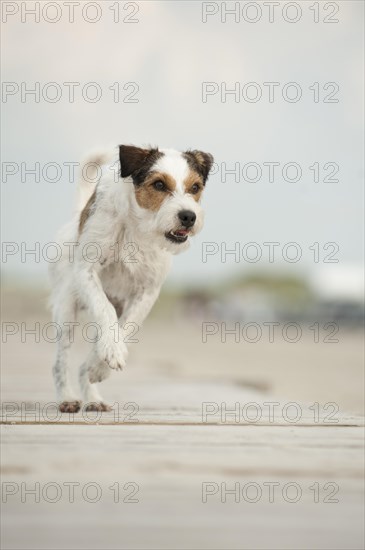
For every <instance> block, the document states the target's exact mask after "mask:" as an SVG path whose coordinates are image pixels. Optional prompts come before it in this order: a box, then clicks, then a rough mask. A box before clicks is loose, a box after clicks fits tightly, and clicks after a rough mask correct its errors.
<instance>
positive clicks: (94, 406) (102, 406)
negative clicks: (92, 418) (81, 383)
mask: <svg viewBox="0 0 365 550" xmlns="http://www.w3.org/2000/svg"><path fill="white" fill-rule="evenodd" d="M84 409H85V411H87V412H89V411H97V412H109V411H111V410H112V407H111V406H110V405H107V404H106V403H103V402H102V401H99V402H97V401H92V402H90V403H87V404H86V405H85V407H84Z"/></svg>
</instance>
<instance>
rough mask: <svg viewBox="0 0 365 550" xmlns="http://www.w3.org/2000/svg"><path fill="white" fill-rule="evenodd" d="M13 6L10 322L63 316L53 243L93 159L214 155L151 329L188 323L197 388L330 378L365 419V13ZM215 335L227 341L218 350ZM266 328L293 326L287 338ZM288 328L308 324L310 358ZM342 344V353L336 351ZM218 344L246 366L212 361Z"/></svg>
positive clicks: (5, 195)
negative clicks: (52, 308) (52, 277)
mask: <svg viewBox="0 0 365 550" xmlns="http://www.w3.org/2000/svg"><path fill="white" fill-rule="evenodd" d="M4 4H7V5H6V6H3V13H4V14H5V15H4V18H5V19H4V21H5V24H3V38H2V41H3V49H2V77H3V81H4V83H3V104H2V131H3V136H4V137H5V138H6V139H5V141H4V143H3V145H2V158H3V165H2V166H3V173H2V176H3V177H2V239H3V241H4V243H5V244H4V245H3V263H2V278H3V290H2V292H3V318H4V320H7V321H13V320H21V319H25V318H28V317H29V319H34V320H36V319H38V318H40V316H42V317H44V318H45V319H48V317H49V313H48V312H47V309H46V301H47V284H48V282H47V267H48V262H47V254H49V257H50V258H52V257H53V253H54V251H52V249H49V248H47V246H48V245H47V243H49V242H52V241H53V240H54V236H55V233H56V232H57V230H58V229H59V227H61V226H62V224H63V223H65V222H66V221H67V220H68V219H69V218H70V215H71V213H72V211H73V207H74V200H75V188H76V183H77V178H78V174H79V170H80V165H79V163H80V161H81V159H82V157H83V156H84V154H85V153H87V152H88V151H89V150H92V149H95V148H98V147H103V146H104V145H106V146H108V145H109V144H113V145H114V144H118V143H131V144H136V145H147V144H152V145H159V146H161V147H173V148H176V149H181V150H185V149H187V148H197V149H202V150H206V151H209V152H211V153H212V154H213V155H214V157H215V165H214V167H213V171H212V175H211V177H210V179H209V182H208V185H207V188H206V192H205V196H204V199H203V200H204V208H205V211H206V223H205V227H204V230H203V232H202V233H201V234H200V235H199V236H198V237H197V238H196V239H195V240H194V242H193V244H192V247H191V249H190V250H189V251H188V252H187V253H185V254H183V255H181V256H178V257H176V258H175V259H174V267H173V270H172V272H171V274H170V275H169V277H168V280H167V283H166V285H165V287H164V290H163V293H162V295H161V297H160V300H159V302H158V304H157V305H156V307H155V309H154V312H153V314H152V316H151V318H150V319H149V320H148V321H147V324H146V330H147V328H148V330H149V331H151V334H152V332H153V331H154V330H155V327H157V329H156V330H157V332H156V338H157V339H158V335H159V330H160V329H159V326H160V325H159V323H162V325H163V326H165V327H166V324H167V323H166V321H168V326H169V330H171V331H172V332H174V331H175V328H176V324H179V325H180V326H179V339H181V340H180V341H182V342H184V344H183V345H184V346H186V342H187V341H188V342H189V345H190V344H191V345H193V343H194V342H195V344H196V349H197V350H198V349H200V350H201V358H200V359H199V361H197V362H196V364H195V366H194V368H193V369H192V370H193V372H194V375H195V376H198V375H200V374H202V373H204V372H205V374H204V375H206V376H208V377H209V376H211V375H212V373H213V372H215V374H216V375H219V376H222V377H228V378H232V377H233V378H237V377H238V378H240V377H242V378H243V379H246V378H247V376H249V377H253V378H254V380H256V379H257V380H259V381H260V383H262V381H264V384H266V385H268V386H270V387H275V388H276V386H279V387H281V388H285V386H286V384H285V382H284V381H285V380H288V379H292V374H293V372H294V371H295V373H296V374H297V370H298V369H299V370H300V369H302V370H303V371H305V372H306V373H308V371H309V370H312V371H313V372H312V377H314V379H313V378H311V377H309V378H308V388H307V389H308V395H307V394H305V396H306V397H308V399H311V398H312V397H313V398H314V397H315V395H314V394H316V392H317V389H318V386H321V387H323V391H324V393H325V394H326V395H327V393H331V392H332V393H333V395H332V397H333V399H334V400H335V398H336V399H341V396H339V395H337V393H336V391H335V388H336V387H337V388H338V389H339V388H341V392H342V393H343V392H345V393H346V396H345V397H343V399H344V404H345V405H346V407H349V408H350V409H355V410H359V409H361V407H362V398H361V396H360V395H359V377H361V376H362V374H361V373H362V371H361V355H362V337H361V332H362V331H361V329H362V324H363V316H362V309H363V300H364V297H363V237H362V228H363V188H362V178H363V145H364V144H363V135H362V129H363V126H362V125H363V105H362V93H363V71H362V65H363V54H362V39H363V32H362V24H363V23H362V15H363V4H362V3H361V2H356V1H354V2H351V1H349V2H341V3H340V4H338V3H337V4H336V5H334V7H331V9H329V8H328V7H327V8H326V9H324V8H323V6H322V7H321V6H319V7H318V6H317V8H316V10H317V11H316V10H315V9H314V8H313V9H309V7H308V3H307V2H298V3H296V6H297V7H296V8H295V7H294V8H293V7H290V6H289V7H288V6H287V5H286V4H285V3H281V4H280V5H279V6H278V7H277V8H276V11H275V12H273V13H272V14H271V15H270V14H269V11H268V8H267V7H266V8H265V6H264V5H263V4H259V3H256V4H255V3H254V6H251V7H249V8H247V6H246V7H245V4H247V3H236V4H235V3H223V4H222V5H221V6H220V5H219V4H218V3H214V2H213V3H200V2H189V1H188V2H184V3H182V2H162V1H161V2H158V1H153V2H137V3H134V2H132V3H127V4H126V3H123V2H120V3H119V4H118V3H117V4H116V5H115V6H114V5H113V4H112V3H108V2H103V3H100V4H98V3H96V6H95V5H94V6H89V5H88V3H85V2H81V3H80V5H78V7H74V9H73V15H72V13H71V12H70V8H67V7H66V6H65V5H63V4H62V3H55V4H56V7H55V5H54V4H52V5H50V6H48V7H47V8H46V9H44V4H42V3H41V5H40V6H38V12H37V7H34V6H33V4H34V3H32V2H21V3H20V2H18V3H14V2H13V3H11V2H10V3H4ZM113 6H114V7H113ZM237 6H238V8H237ZM255 6H256V7H255ZM336 6H337V8H338V11H339V13H337V8H336ZM339 6H340V7H339ZM246 8H247V9H246ZM332 8H333V9H332ZM230 9H231V10H232V9H233V14H231V15H230V14H229V13H228V12H229V10H230ZM32 10H33V14H32ZM332 11H333V12H334V13H333V14H332ZM34 12H35V14H34ZM335 12H336V13H335ZM270 13H271V12H270ZM72 20H73V22H70V21H72ZM52 21H53V22H52ZM255 21H256V22H255ZM71 83H72V84H71ZM207 83H209V84H207ZM247 83H254V84H253V85H251V87H248V88H247V87H245V85H246V84H247ZM268 83H275V86H274V87H271V88H270V90H271V91H270V95H269V85H268ZM288 83H292V85H291V86H289V87H288ZM293 83H294V84H293ZM32 90H35V93H32ZM71 90H72V91H71ZM224 90H226V91H229V90H231V91H232V90H235V91H236V94H232V93H231V94H229V93H228V94H227V95H224ZM237 90H238V91H237ZM298 90H300V91H299V92H298ZM271 94H273V95H272V96H271ZM255 97H256V99H257V98H259V99H257V100H256V101H253V100H252V98H255ZM292 98H296V99H297V100H296V101H293V100H292ZM293 243H294V244H293ZM4 247H5V248H4ZM32 250H35V251H36V253H35V254H32V253H31V251H32ZM4 251H5V254H4ZM27 251H30V253H28V254H27ZM229 251H231V253H229ZM207 322H215V323H218V325H217V326H218V327H219V330H218V332H217V334H215V335H213V336H209V337H208V338H207V342H206V343H205V344H204V343H202V330H203V329H202V327H203V325H202V323H207ZM222 322H226V323H227V328H229V326H230V327H232V326H235V325H234V323H236V322H239V323H240V329H241V328H242V327H243V326H244V325H245V324H246V323H258V324H260V328H261V329H263V333H262V337H261V338H258V339H257V341H256V342H252V341H251V342H247V341H245V340H244V339H243V337H242V334H241V337H240V341H239V343H237V342H236V341H235V337H234V336H228V337H227V339H226V342H225V343H224V345H223V343H222V337H221V336H222V335H221V325H220V324H219V323H222ZM264 322H266V323H270V322H278V323H280V324H279V325H278V326H279V328H278V335H275V338H274V341H273V342H270V338H269V332H268V329H265V326H264V325H263V323H264ZM286 322H295V323H299V324H300V326H302V325H303V327H304V328H303V335H302V336H301V337H300V339H299V341H298V342H296V345H293V344H290V343H288V342H287V341H285V339H284V338H283V337H282V328H283V326H284V323H286ZM314 323H317V324H318V326H317V328H315V327H313V324H314ZM328 323H336V326H334V325H328ZM228 324H230V325H229V326H228ZM310 326H312V329H309V328H308V327H310ZM336 327H337V328H336ZM164 330H165V329H164ZM211 330H212V329H211ZM285 330H286V329H285ZM181 331H185V332H186V334H185V336H184V337H183V338H182V337H181V335H182V334H183V332H181ZM316 331H317V333H316ZM332 331H334V332H336V333H337V332H338V334H337V335H336V337H334V339H338V340H339V341H338V342H336V343H333V342H331V343H330V342H325V341H324V340H326V336H330V335H331V334H332ZM315 333H316V334H317V336H315ZM250 338H251V340H252V338H253V337H252V336H251V337H248V340H249V339H250ZM289 338H290V336H289ZM294 339H295V336H294ZM316 339H317V340H318V341H315V340H316ZM329 339H331V337H330V338H329ZM167 340H169V339H168V338H167ZM8 344H9V345H8V349H9V353H8V355H7V357H6V358H5V361H9V362H12V361H13V359H12V352H11V351H10V347H9V346H10V345H11V339H10V340H9V342H8ZM141 345H142V344H141ZM213 345H214V346H215V347H216V348H217V350H221V353H222V354H223V355H224V357H229V358H230V360H229V361H228V363H229V364H228V365H227V362H224V365H223V364H222V363H221V362H219V361H217V362H215V361H212V353H211V352H210V351H211V350H210V349H209V346H213ZM15 348H16V349H18V353H19V354H20V357H22V356H23V355H27V352H26V344H24V345H23V346H21V347H20V348H19V347H17V346H15ZM289 350H290V351H289ZM320 350H321V351H320ZM273 352H274V353H275V355H274V357H276V363H275V368H274V367H273V366H272V365H271V364H270V366H269V361H270V363H271V362H272V360H273V355H272V353H273ZM5 353H6V352H5ZM197 353H198V352H197V351H196V353H195V354H193V356H194V357H195V358H196V357H197V355H196V354H197ZM322 353H323V354H324V355H322ZM213 355H214V357H215V358H218V355H217V352H216V351H215V352H214V354H213ZM212 363H214V366H213V364H212ZM184 368H185V367H181V369H183V370H184ZM321 371H324V376H323V378H322V377H321V378H320V379H319V380H318V381H317V382H318V384H317V383H316V384H314V383H313V381H314V380H317V378H316V377H319V372H321ZM281 372H282V374H280V373H281ZM44 373H45V376H47V377H48V378H49V376H50V371H49V369H48V365H44ZM277 376H278V377H279V382H278V383H277V382H276V377H277ZM301 376H302V375H301ZM342 377H344V378H345V379H346V380H347V384H346V389H344V388H343V383H342V382H343V378H342ZM257 380H256V381H257ZM352 380H353V384H352V382H351V381H352ZM336 381H337V382H336ZM251 382H252V381H251ZM292 382H293V383H292V384H291V385H290V391H293V392H295V393H296V392H299V393H300V392H302V391H303V390H304V388H303V385H302V384H300V389H299V388H298V385H297V383H296V382H297V379H296V376H295V377H293V380H292ZM336 384H337V385H336ZM348 384H349V385H350V386H351V388H350V387H349V386H348ZM314 386H315V387H316V388H317V389H315V388H314ZM328 386H330V389H328Z"/></svg>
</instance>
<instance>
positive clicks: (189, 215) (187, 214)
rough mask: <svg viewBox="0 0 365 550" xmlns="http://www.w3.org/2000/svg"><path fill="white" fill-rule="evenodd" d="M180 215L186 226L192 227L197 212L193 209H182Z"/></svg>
mask: <svg viewBox="0 0 365 550" xmlns="http://www.w3.org/2000/svg"><path fill="white" fill-rule="evenodd" d="M178 216H179V219H180V221H181V223H182V225H183V226H184V227H192V226H193V225H194V223H195V220H196V214H195V213H194V212H192V211H191V210H181V211H180V212H179V213H178Z"/></svg>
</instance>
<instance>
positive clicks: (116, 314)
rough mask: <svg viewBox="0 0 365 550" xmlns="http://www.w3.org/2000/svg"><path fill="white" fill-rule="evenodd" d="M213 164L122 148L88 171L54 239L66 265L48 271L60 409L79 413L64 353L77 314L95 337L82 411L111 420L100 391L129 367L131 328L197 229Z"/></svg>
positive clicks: (191, 155)
mask: <svg viewBox="0 0 365 550" xmlns="http://www.w3.org/2000/svg"><path fill="white" fill-rule="evenodd" d="M212 164H213V157H212V155H210V154H208V153H204V152H202V151H196V150H193V151H186V152H178V151H175V150H173V149H158V148H139V147H134V146H131V145H120V146H119V147H116V148H113V149H112V150H111V151H109V152H106V153H103V154H97V155H94V156H92V157H90V158H89V159H88V161H87V162H85V164H84V167H83V170H82V173H83V177H82V178H81V181H80V185H79V204H78V209H77V212H76V215H75V216H74V219H73V220H72V221H71V222H70V223H69V224H68V225H67V226H66V227H64V228H63V230H62V231H61V232H60V234H59V236H58V239H57V242H58V243H59V245H60V247H61V250H62V255H61V259H60V260H59V261H58V262H55V263H53V264H51V269H50V277H51V288H52V290H51V306H52V311H53V318H54V321H55V322H56V323H57V325H58V326H60V327H61V328H62V330H61V337H60V338H59V341H58V348H57V356H56V361H55V364H54V367H53V376H54V382H55V385H56V391H57V398H58V401H59V409H60V411H61V412H65V413H67V412H68V413H72V412H78V411H79V410H80V408H81V405H82V401H81V400H79V399H78V397H77V396H76V394H74V392H73V391H72V388H71V386H70V382H69V376H68V352H69V348H70V346H71V343H72V341H73V338H72V337H71V334H72V329H73V327H74V326H75V319H76V315H77V313H78V311H79V310H81V309H86V310H87V311H88V313H89V314H90V316H91V318H92V320H93V322H94V324H95V326H96V327H98V330H97V332H98V335H97V337H96V338H95V343H94V344H93V348H92V350H91V352H90V354H89V356H88V357H87V359H86V361H85V362H84V363H83V364H82V365H81V367H80V375H79V380H80V387H81V392H82V398H83V402H84V404H85V409H86V410H97V411H107V410H110V407H109V406H108V405H106V404H105V403H104V402H103V399H102V398H101V396H100V394H99V392H98V390H97V387H96V383H97V382H101V381H102V380H104V379H105V378H107V377H108V376H109V375H110V373H111V371H112V369H113V370H119V369H122V367H124V366H125V364H126V359H127V353H128V351H127V346H126V343H125V342H126V340H127V338H128V334H130V327H131V326H134V327H140V326H141V325H142V323H143V321H144V319H145V318H146V316H147V315H148V313H149V312H150V310H151V308H152V306H153V304H154V302H155V301H156V299H157V297H158V295H159V293H160V289H161V286H162V284H163V282H164V280H165V278H166V276H167V273H168V271H169V268H170V265H171V258H172V255H174V254H178V253H180V252H182V251H184V250H186V249H187V248H188V246H189V240H190V239H191V237H193V236H194V235H196V234H197V233H198V232H199V231H200V230H201V229H202V226H203V210H202V207H201V204H200V201H201V197H202V193H203V190H204V187H205V184H206V181H207V178H208V174H209V171H210V169H211V167H212Z"/></svg>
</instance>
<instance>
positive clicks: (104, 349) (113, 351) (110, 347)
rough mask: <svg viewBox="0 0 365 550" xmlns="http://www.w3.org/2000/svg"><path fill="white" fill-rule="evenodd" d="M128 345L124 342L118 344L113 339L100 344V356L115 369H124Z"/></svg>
mask: <svg viewBox="0 0 365 550" xmlns="http://www.w3.org/2000/svg"><path fill="white" fill-rule="evenodd" d="M127 355H128V351H127V347H126V345H125V344H124V343H122V342H120V343H118V344H116V343H115V342H114V341H113V340H111V341H109V342H107V343H104V344H102V345H101V346H99V357H100V359H101V360H102V361H105V363H106V364H107V365H108V367H110V368H111V369H114V370H122V369H123V367H125V365H126V360H127Z"/></svg>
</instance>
